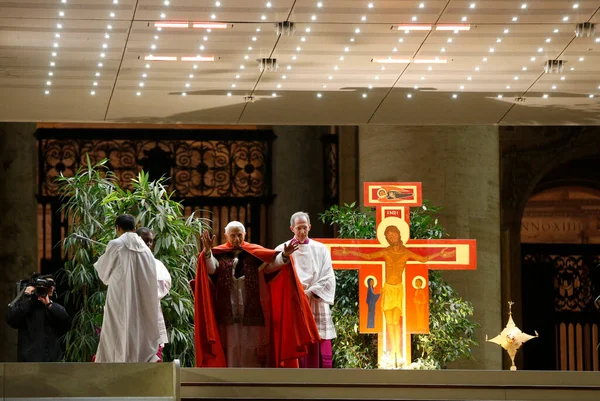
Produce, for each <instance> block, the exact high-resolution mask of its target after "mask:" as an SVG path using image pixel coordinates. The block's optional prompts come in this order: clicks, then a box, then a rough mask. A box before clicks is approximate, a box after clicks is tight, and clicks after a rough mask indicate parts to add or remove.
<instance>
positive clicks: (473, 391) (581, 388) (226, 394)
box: [0, 363, 600, 401]
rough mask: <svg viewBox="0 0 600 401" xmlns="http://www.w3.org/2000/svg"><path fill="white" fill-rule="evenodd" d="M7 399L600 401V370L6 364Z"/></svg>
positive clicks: (0, 371) (1, 379)
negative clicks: (310, 368)
mask: <svg viewBox="0 0 600 401" xmlns="http://www.w3.org/2000/svg"><path fill="white" fill-rule="evenodd" d="M0 400H1V401H4V400H7V401H30V400H31V401H34V400H42V401H53V400H67V401H68V400H73V401H88V400H89V401H113V400H114V401H116V400H128V401H138V400H139V401H141V400H150V401H178V400H184V401H199V400H240V401H245V400H253V401H254V400H336V401H341V400H353V401H359V400H544V401H551V400H557V401H558V400H565V401H566V400H569V401H573V400H575V401H588V400H589V401H592V400H593V401H599V400H600V372H556V371H543V372H540V371H516V372H511V371H491V370H488V371H466V370H442V371H381V370H379V371H373V370H353V369H350V370H296V369H294V370H292V369H285V370H284V369H192V368H182V369H180V368H179V366H178V364H175V363H162V364H161V363H158V364H92V363H80V364H77V363H52V364H25V363H23V364H13V363H5V364H0Z"/></svg>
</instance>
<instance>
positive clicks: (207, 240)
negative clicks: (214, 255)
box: [200, 230, 216, 254]
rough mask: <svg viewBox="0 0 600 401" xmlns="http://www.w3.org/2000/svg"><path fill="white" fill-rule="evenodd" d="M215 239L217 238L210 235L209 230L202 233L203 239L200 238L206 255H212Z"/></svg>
mask: <svg viewBox="0 0 600 401" xmlns="http://www.w3.org/2000/svg"><path fill="white" fill-rule="evenodd" d="M215 238H216V236H215V235H210V232H209V231H208V230H204V231H202V237H201V238H200V240H201V242H202V249H203V250H204V253H205V254H208V253H210V251H211V249H212V246H213V245H212V244H213V242H214V240H215Z"/></svg>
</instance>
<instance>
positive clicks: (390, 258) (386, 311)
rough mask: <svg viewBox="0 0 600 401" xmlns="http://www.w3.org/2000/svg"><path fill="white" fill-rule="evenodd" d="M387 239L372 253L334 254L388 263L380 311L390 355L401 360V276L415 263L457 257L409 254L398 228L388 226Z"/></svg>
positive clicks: (445, 252)
mask: <svg viewBox="0 0 600 401" xmlns="http://www.w3.org/2000/svg"><path fill="white" fill-rule="evenodd" d="M384 236H385V239H386V240H387V242H388V244H389V246H388V247H386V248H384V249H382V250H380V251H376V252H373V253H362V252H357V251H351V250H348V249H346V248H342V249H341V250H339V251H334V252H335V253H336V254H341V255H352V256H357V257H360V258H362V259H365V260H373V259H382V258H383V260H384V261H385V283H384V285H383V288H382V289H381V309H382V310H383V315H384V316H385V324H386V331H387V333H388V336H389V339H390V345H389V346H388V347H387V348H388V349H387V350H386V351H389V352H390V354H391V356H392V358H394V359H396V360H397V359H399V358H401V356H402V352H401V349H402V344H401V338H402V337H401V327H402V325H401V324H402V320H401V319H402V313H403V312H402V307H403V303H404V285H403V282H402V275H403V273H404V269H405V268H406V262H408V261H409V260H414V261H417V262H421V263H425V262H428V261H430V260H433V259H435V258H438V257H442V258H449V257H452V256H454V254H455V251H454V250H452V251H449V250H448V248H444V249H443V250H442V251H440V252H438V253H435V254H433V255H427V256H423V255H418V254H416V253H414V252H412V251H411V250H409V249H408V248H407V247H406V246H404V243H403V242H402V238H401V236H400V230H399V229H398V227H396V226H388V227H387V228H386V229H385V231H384Z"/></svg>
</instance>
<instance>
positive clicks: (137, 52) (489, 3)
mask: <svg viewBox="0 0 600 401" xmlns="http://www.w3.org/2000/svg"><path fill="white" fill-rule="evenodd" d="M599 8H600V1H558V0H537V1H512V0H508V1H495V0H479V1H477V0H474V1H429V0H424V1H404V0H373V1H368V0H321V1H319V0H270V1H269V0H219V1H215V0H170V1H166V2H165V1H164V0H139V1H136V0H14V1H0V99H1V100H0V102H1V103H0V121H52V122H119V123H182V124H242V125H254V124H269V125H274V124H301V125H304V124H307V125H317V124H318V125H364V124H402V125H414V124H418V125H447V124H452V125H462V124H466V125H472V124H505V125H529V124H543V125H560V124H581V125H598V124H600V102H599V99H600V29H599V32H598V33H597V34H596V35H595V36H592V37H576V36H575V33H574V31H575V26H576V24H577V23H582V22H592V23H597V22H598V20H599V18H600V11H599ZM282 21H291V22H293V23H294V24H295V33H294V34H293V35H289V36H288V35H285V34H282V35H278V34H277V33H276V29H275V26H276V24H277V23H278V22H282ZM164 22H178V23H181V22H184V23H185V24H186V25H187V24H189V25H187V26H189V27H184V28H166V27H165V28H162V29H161V30H158V28H157V27H156V26H155V24H156V23H164ZM194 22H196V23H199V22H212V23H216V22H225V23H226V24H225V25H226V28H225V29H220V28H213V29H211V31H210V32H209V31H208V30H207V29H205V28H192V23H194ZM400 24H402V25H405V24H411V25H416V26H417V27H419V28H422V27H424V26H427V25H429V26H431V29H430V30H409V31H405V30H404V29H402V30H399V29H398V25H400ZM456 25H460V26H458V27H467V26H468V27H469V30H468V31H462V30H459V31H454V30H449V31H443V30H439V28H442V27H450V28H457V26H456ZM153 46H154V47H155V48H154V49H153V48H152V47H153ZM201 46H204V47H203V48H202V49H201ZM53 53H54V54H53ZM149 55H152V56H154V57H165V56H168V57H175V58H176V60H175V61H147V60H145V58H146V57H147V56H149ZM197 55H201V56H204V57H214V61H181V60H180V59H181V57H194V56H197ZM261 58H276V59H277V61H278V65H279V67H278V69H277V71H266V70H265V71H264V72H261V71H260V69H259V65H258V61H257V60H258V59H261ZM342 58H343V59H342ZM388 58H392V59H393V60H396V59H406V60H409V61H411V62H410V63H377V62H373V60H377V59H383V60H384V61H385V60H386V59H388ZM436 58H437V61H440V60H441V61H446V63H434V62H432V61H436ZM548 59H561V60H565V61H566V66H565V67H564V70H563V72H562V73H553V74H545V73H544V62H545V61H546V60H548ZM422 60H423V61H425V62H424V63H417V62H415V61H422ZM427 60H431V61H430V62H427ZM99 63H102V64H101V67H100V66H99ZM382 68H384V69H382ZM50 74H51V75H50ZM247 96H254V101H253V102H252V101H248V99H247Z"/></svg>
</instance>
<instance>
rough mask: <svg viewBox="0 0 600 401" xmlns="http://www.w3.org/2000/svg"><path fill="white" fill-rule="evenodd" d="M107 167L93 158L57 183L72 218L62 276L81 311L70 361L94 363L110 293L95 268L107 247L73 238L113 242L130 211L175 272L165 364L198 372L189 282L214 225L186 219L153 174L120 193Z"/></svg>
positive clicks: (68, 339) (69, 344)
mask: <svg viewBox="0 0 600 401" xmlns="http://www.w3.org/2000/svg"><path fill="white" fill-rule="evenodd" d="M106 163H107V160H103V161H101V162H99V163H97V164H95V165H93V164H92V163H91V162H90V160H89V158H88V160H87V165H86V166H83V167H82V168H80V169H79V170H78V171H77V172H76V174H75V175H74V176H73V177H64V176H61V177H59V178H58V181H59V184H60V187H61V195H62V200H63V206H62V211H63V212H64V213H65V216H66V217H67V218H68V219H69V231H68V233H67V236H66V238H65V240H64V242H63V249H64V254H65V259H66V262H65V267H64V269H62V270H61V271H60V272H59V278H60V279H61V280H62V281H63V282H64V284H65V285H64V287H66V288H68V289H67V290H66V291H65V293H64V296H65V300H66V302H68V303H70V304H72V305H74V307H75V308H76V310H77V312H76V314H75V316H74V317H73V325H72V328H71V330H70V331H69V332H68V333H67V334H66V336H65V348H66V349H65V359H66V360H67V361H72V362H87V361H90V360H91V358H92V356H93V355H94V354H95V352H96V349H97V346H98V339H99V329H100V327H102V316H103V310H102V307H103V305H104V304H105V301H106V287H105V286H104V285H103V284H102V283H101V282H100V280H99V279H98V276H97V274H96V271H95V269H94V262H95V261H96V260H97V259H98V257H99V256H100V255H101V254H102V253H103V252H104V249H105V247H104V246H102V245H100V244H96V243H92V242H88V241H82V240H80V239H77V238H76V236H74V235H73V234H77V235H79V236H83V237H87V238H90V239H92V240H95V241H98V242H99V243H101V244H107V243H108V241H110V240H111V239H114V237H115V227H114V226H115V220H116V218H117V216H119V215H120V214H123V213H129V214H132V215H133V216H135V217H136V220H137V223H138V226H140V227H142V226H143V227H148V228H150V229H151V230H152V231H153V232H154V234H155V248H154V254H155V256H156V258H157V259H159V260H161V261H162V262H163V263H164V264H165V266H166V267H167V269H168V270H169V273H170V274H171V279H172V286H171V290H170V291H169V294H168V295H167V296H165V297H164V298H163V299H162V302H161V306H162V310H163V314H164V317H165V322H166V324H167V330H168V336H169V343H168V344H167V345H166V346H165V349H164V353H163V358H164V360H165V361H170V360H173V359H180V360H181V363H182V365H183V366H193V365H194V329H193V321H194V304H193V297H192V294H191V289H190V287H189V284H188V282H189V280H190V279H192V278H193V277H194V275H195V266H196V258H197V255H198V242H197V240H196V238H197V236H198V235H199V234H200V233H201V231H202V230H203V229H206V228H207V227H208V221H207V220H205V219H199V218H195V217H194V215H193V214H192V215H191V216H190V217H188V218H187V219H185V218H184V217H183V206H182V205H181V204H180V203H179V202H176V201H175V200H173V199H172V194H170V193H169V192H168V190H167V188H166V186H165V181H164V180H163V179H160V180H157V181H149V176H148V174H147V173H144V172H141V173H140V174H139V175H138V177H137V178H136V179H133V180H132V188H131V189H123V188H121V187H120V186H119V184H118V180H117V178H116V176H115V175H114V174H113V173H112V172H111V171H108V169H107V167H106Z"/></svg>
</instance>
